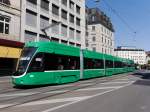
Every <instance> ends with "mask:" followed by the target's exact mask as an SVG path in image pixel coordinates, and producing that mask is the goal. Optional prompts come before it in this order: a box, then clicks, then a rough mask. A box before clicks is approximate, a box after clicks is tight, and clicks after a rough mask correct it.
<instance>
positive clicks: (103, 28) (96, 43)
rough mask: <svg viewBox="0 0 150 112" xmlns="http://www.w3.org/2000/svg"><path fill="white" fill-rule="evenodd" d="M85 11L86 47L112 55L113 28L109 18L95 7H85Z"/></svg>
mask: <svg viewBox="0 0 150 112" xmlns="http://www.w3.org/2000/svg"><path fill="white" fill-rule="evenodd" d="M87 13H88V18H87V24H88V29H87V32H88V36H87V37H86V47H87V49H90V50H93V51H96V52H101V53H105V54H111V55H114V29H113V25H112V23H111V21H110V18H109V17H107V16H106V15H105V14H104V13H103V12H102V11H100V10H99V9H97V8H92V9H87Z"/></svg>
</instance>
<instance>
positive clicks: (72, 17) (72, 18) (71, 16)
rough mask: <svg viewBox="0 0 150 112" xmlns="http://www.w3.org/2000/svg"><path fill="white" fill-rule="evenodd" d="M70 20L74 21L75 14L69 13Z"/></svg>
mask: <svg viewBox="0 0 150 112" xmlns="http://www.w3.org/2000/svg"><path fill="white" fill-rule="evenodd" d="M69 21H70V22H71V23H74V15H72V14H70V15H69Z"/></svg>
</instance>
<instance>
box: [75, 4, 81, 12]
mask: <svg viewBox="0 0 150 112" xmlns="http://www.w3.org/2000/svg"><path fill="white" fill-rule="evenodd" d="M80 9H81V8H80V7H79V6H78V5H76V12H77V13H78V14H80Z"/></svg>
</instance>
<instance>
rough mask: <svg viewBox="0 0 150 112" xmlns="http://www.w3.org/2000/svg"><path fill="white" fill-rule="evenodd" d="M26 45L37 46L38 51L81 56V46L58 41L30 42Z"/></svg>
mask: <svg viewBox="0 0 150 112" xmlns="http://www.w3.org/2000/svg"><path fill="white" fill-rule="evenodd" d="M25 47H37V48H38V52H46V53H54V54H61V55H69V56H80V48H78V47H73V46H67V45H65V44H59V43H56V42H28V43H26V45H25Z"/></svg>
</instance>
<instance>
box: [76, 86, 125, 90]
mask: <svg viewBox="0 0 150 112" xmlns="http://www.w3.org/2000/svg"><path fill="white" fill-rule="evenodd" d="M121 87H123V86H111V87H98V88H85V89H79V90H76V91H93V90H99V89H115V88H121Z"/></svg>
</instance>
